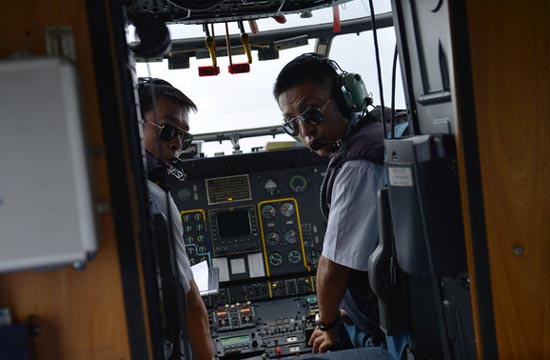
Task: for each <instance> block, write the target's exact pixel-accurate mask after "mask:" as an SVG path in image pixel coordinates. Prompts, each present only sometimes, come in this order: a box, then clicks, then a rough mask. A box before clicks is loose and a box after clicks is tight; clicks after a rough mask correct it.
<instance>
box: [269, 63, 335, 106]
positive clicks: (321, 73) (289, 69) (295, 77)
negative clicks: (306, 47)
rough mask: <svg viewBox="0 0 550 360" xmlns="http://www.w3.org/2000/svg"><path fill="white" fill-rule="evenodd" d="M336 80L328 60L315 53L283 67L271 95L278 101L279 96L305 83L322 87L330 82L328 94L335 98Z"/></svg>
mask: <svg viewBox="0 0 550 360" xmlns="http://www.w3.org/2000/svg"><path fill="white" fill-rule="evenodd" d="M337 78H338V74H337V73H336V70H335V69H334V67H333V65H332V64H331V61H330V60H329V59H327V58H326V57H324V56H321V55H318V54H316V53H306V54H302V55H300V56H298V57H297V58H295V59H294V60H292V61H291V62H289V63H288V64H286V65H285V66H284V67H283V69H282V70H281V72H280V73H279V75H278V76H277V79H276V80H275V86H274V87H273V95H274V96H275V100H277V101H279V96H280V95H281V94H282V93H284V92H285V91H288V90H289V89H290V88H293V87H294V86H297V85H301V84H303V83H305V82H307V81H312V82H314V83H316V84H319V85H324V84H326V83H327V80H330V84H331V89H330V92H331V95H333V96H335V88H336V86H335V84H336V82H337Z"/></svg>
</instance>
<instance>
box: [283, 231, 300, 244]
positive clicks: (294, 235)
mask: <svg viewBox="0 0 550 360" xmlns="http://www.w3.org/2000/svg"><path fill="white" fill-rule="evenodd" d="M285 240H286V242H287V243H289V244H295V243H296V242H297V241H298V232H297V231H296V230H294V229H290V230H287V232H286V233H285Z"/></svg>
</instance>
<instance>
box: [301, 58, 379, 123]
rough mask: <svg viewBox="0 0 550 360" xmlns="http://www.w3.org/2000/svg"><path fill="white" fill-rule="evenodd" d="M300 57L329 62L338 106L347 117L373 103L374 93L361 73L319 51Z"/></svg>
mask: <svg viewBox="0 0 550 360" xmlns="http://www.w3.org/2000/svg"><path fill="white" fill-rule="evenodd" d="M300 57H303V60H306V59H308V60H309V59H313V60H314V61H316V62H320V63H324V64H327V65H328V66H329V67H330V68H331V69H332V70H334V73H335V75H336V76H335V79H336V82H335V84H334V89H333V94H334V97H335V100H336V103H337V104H338V108H339V109H340V111H341V112H342V114H344V115H345V116H346V117H347V118H351V116H352V115H353V113H355V112H358V111H363V110H364V109H366V107H367V106H369V105H372V104H373V100H372V95H371V94H370V93H369V92H368V90H367V88H366V86H365V83H364V82H363V79H362V78H361V75H359V74H356V73H349V72H347V71H344V70H342V68H341V67H340V65H338V63H337V62H336V61H334V60H330V59H328V58H326V57H324V56H321V55H319V54H317V53H307V54H303V55H301V56H300Z"/></svg>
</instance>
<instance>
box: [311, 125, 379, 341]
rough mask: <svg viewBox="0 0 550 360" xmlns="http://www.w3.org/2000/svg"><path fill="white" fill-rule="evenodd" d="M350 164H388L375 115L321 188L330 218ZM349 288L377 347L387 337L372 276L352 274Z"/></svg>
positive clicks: (337, 155) (346, 145) (336, 159)
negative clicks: (337, 181) (335, 192)
mask: <svg viewBox="0 0 550 360" xmlns="http://www.w3.org/2000/svg"><path fill="white" fill-rule="evenodd" d="M350 160H368V161H371V162H373V163H375V164H380V165H382V164H383V163H384V136H383V127H382V123H381V122H380V121H378V119H376V118H375V117H373V116H372V115H367V116H366V117H365V118H364V119H362V120H360V121H359V122H358V123H357V125H356V126H355V127H354V128H352V129H350V131H349V134H347V135H346V137H345V138H344V139H342V145H341V146H340V148H339V149H338V150H337V151H336V152H334V153H333V154H331V155H330V160H329V163H328V166H327V171H326V174H325V178H324V180H323V185H322V186H321V210H322V212H323V215H324V216H325V217H326V218H328V213H329V211H330V199H331V196H332V188H333V186H334V180H335V179H336V175H337V174H338V171H339V170H340V168H341V167H342V165H343V164H344V163H345V162H346V161H350ZM358 211H360V209H358ZM365 261H367V259H365ZM347 288H348V289H349V292H350V294H351V297H352V299H353V301H354V302H355V304H356V306H357V307H358V308H359V310H360V311H361V312H362V313H363V314H364V315H366V317H367V318H368V319H369V320H370V321H371V322H370V323H369V324H368V329H363V330H364V331H367V332H369V333H370V334H371V336H372V337H373V338H374V340H375V342H376V343H380V342H382V341H383V339H384V335H383V333H382V332H381V330H380V328H379V326H378V324H379V315H378V302H377V298H376V295H375V294H374V293H373V292H372V290H371V289H370V285H369V279H368V273H367V272H366V271H359V270H352V271H351V272H350V275H349V279H348V284H347Z"/></svg>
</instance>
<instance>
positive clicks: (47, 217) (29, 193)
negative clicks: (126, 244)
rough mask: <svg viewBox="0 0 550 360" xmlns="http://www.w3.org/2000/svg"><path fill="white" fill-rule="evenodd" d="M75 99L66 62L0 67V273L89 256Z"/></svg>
mask: <svg viewBox="0 0 550 360" xmlns="http://www.w3.org/2000/svg"><path fill="white" fill-rule="evenodd" d="M79 100H80V99H79V91H78V82H77V75H76V70H75V66H74V65H72V64H70V63H68V62H65V61H63V60H61V59H59V58H42V57H40V58H32V59H26V60H6V61H0V272H7V271H16V270H23V269H30V268H47V267H50V266H57V265H63V264H82V263H83V262H84V261H86V259H87V258H88V257H89V256H90V255H92V254H93V253H95V251H96V249H97V239H96V232H95V230H96V229H95V224H94V211H93V203H92V196H91V193H90V180H89V178H88V174H87V161H86V156H85V146H84V141H83V133H82V113H81V109H80V101H79Z"/></svg>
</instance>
